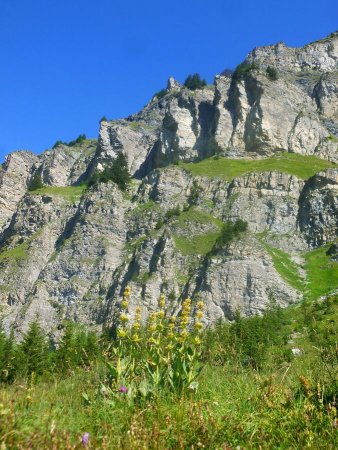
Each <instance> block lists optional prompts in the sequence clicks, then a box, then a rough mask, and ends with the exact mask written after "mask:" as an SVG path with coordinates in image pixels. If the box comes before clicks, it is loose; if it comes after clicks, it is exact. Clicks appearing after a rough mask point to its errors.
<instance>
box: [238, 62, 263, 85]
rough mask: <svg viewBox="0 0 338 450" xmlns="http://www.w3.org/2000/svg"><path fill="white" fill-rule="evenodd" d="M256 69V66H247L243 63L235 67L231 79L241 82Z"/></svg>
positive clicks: (253, 64)
mask: <svg viewBox="0 0 338 450" xmlns="http://www.w3.org/2000/svg"><path fill="white" fill-rule="evenodd" d="M257 69H258V66H257V64H255V63H252V64H248V63H246V62H245V61H244V62H242V63H241V64H239V65H238V66H237V67H236V69H235V71H234V74H233V78H234V79H235V80H237V81H240V80H243V79H244V78H245V77H246V76H247V75H248V74H249V73H250V72H252V71H253V70H257Z"/></svg>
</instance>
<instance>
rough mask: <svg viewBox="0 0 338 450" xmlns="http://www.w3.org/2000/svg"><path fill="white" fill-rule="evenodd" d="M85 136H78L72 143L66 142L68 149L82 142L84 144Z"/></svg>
mask: <svg viewBox="0 0 338 450" xmlns="http://www.w3.org/2000/svg"><path fill="white" fill-rule="evenodd" d="M86 139H87V138H86V135H85V134H80V136H79V137H78V138H76V139H75V140H74V141H70V142H68V144H67V145H68V147H74V146H75V145H81V144H82V142H84V141H85V140H86Z"/></svg>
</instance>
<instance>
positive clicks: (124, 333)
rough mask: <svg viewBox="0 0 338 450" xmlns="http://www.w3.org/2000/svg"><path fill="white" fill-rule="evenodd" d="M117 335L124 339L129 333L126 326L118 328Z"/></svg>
mask: <svg viewBox="0 0 338 450" xmlns="http://www.w3.org/2000/svg"><path fill="white" fill-rule="evenodd" d="M117 335H118V337H119V338H121V339H123V338H125V337H126V335H127V331H126V330H125V329H124V328H118V329H117Z"/></svg>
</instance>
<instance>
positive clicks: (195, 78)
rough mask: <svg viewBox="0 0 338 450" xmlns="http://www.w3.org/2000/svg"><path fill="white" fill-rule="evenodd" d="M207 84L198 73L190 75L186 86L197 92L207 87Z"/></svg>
mask: <svg viewBox="0 0 338 450" xmlns="http://www.w3.org/2000/svg"><path fill="white" fill-rule="evenodd" d="M206 85H207V82H206V81H205V79H203V80H202V79H201V77H200V75H199V74H198V73H194V74H193V75H188V76H187V78H186V80H185V82H184V86H185V87H187V88H188V89H190V90H191V91H195V90H196V89H201V88H202V87H204V86H206Z"/></svg>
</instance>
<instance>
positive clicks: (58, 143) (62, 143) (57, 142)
mask: <svg viewBox="0 0 338 450" xmlns="http://www.w3.org/2000/svg"><path fill="white" fill-rule="evenodd" d="M60 145H67V143H66V142H63V141H56V142H55V144H54V145H53V147H52V148H53V149H55V148H56V147H59V146H60Z"/></svg>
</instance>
